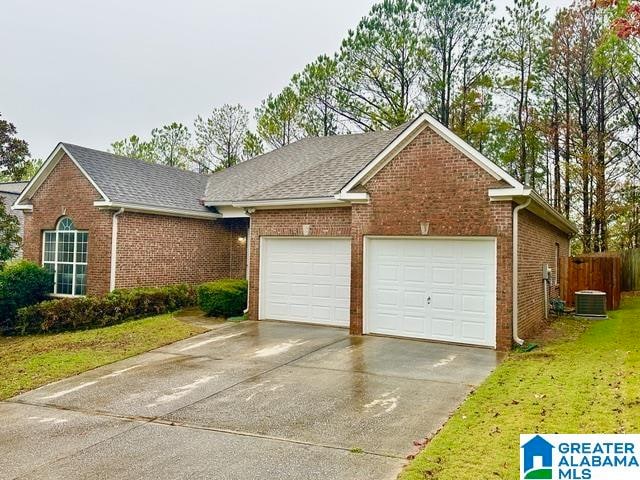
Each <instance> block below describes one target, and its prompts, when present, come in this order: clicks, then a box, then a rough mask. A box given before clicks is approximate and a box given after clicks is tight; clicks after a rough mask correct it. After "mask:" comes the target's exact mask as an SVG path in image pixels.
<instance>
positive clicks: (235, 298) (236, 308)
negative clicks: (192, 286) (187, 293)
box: [198, 279, 247, 317]
mask: <svg viewBox="0 0 640 480" xmlns="http://www.w3.org/2000/svg"><path fill="white" fill-rule="evenodd" d="M198 306H199V307H200V308H201V309H202V311H204V312H205V313H206V314H207V315H212V316H215V317H234V316H238V315H242V312H243V311H244V309H245V308H246V306H247V281H246V280H236V279H228V280H217V281H215V282H209V283H204V284H202V285H200V286H199V287H198Z"/></svg>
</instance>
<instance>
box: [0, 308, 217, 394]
mask: <svg viewBox="0 0 640 480" xmlns="http://www.w3.org/2000/svg"><path fill="white" fill-rule="evenodd" d="M203 331H205V330H204V329H203V328H200V327H197V326H193V325H189V324H187V323H183V322H181V321H179V320H176V319H175V318H174V317H173V315H171V314H167V315H159V316H156V317H149V318H145V319H142V320H135V321H131V322H126V323H122V324H120V325H114V326H112V327H106V328H97V329H93V330H84V331H79V332H70V333H60V334H55V335H30V336H25V337H0V400H3V399H6V398H9V397H12V396H14V395H17V394H19V393H21V392H24V391H26V390H31V389H33V388H36V387H39V386H41V385H44V384H46V383H49V382H52V381H55V380H59V379H61V378H65V377H68V376H70V375H75V374H78V373H80V372H84V371H86V370H90V369H92V368H96V367H99V366H101V365H105V364H107V363H112V362H115V361H117V360H122V359H123V358H127V357H130V356H132V355H137V354H139V353H142V352H146V351H148V350H152V349H154V348H157V347H160V346H162V345H166V344H168V343H171V342H175V341H177V340H180V339H182V338H186V337H189V336H191V335H195V334H197V333H201V332H203Z"/></svg>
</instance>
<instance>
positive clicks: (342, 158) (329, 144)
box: [204, 124, 408, 204]
mask: <svg viewBox="0 0 640 480" xmlns="http://www.w3.org/2000/svg"><path fill="white" fill-rule="evenodd" d="M407 126H408V124H405V125H402V126H400V127H397V128H394V129H393V130H387V131H380V132H369V133H361V134H353V135H335V136H330V137H312V138H305V139H303V140H299V141H297V142H295V143H292V144H290V145H287V146H285V147H282V148H279V149H277V150H273V151H271V152H268V153H266V154H264V155H260V156H258V157H255V158H253V159H251V160H248V161H246V162H242V163H239V164H237V165H234V166H233V167H230V168H227V169H226V170H222V171H220V172H216V173H214V174H212V175H211V176H210V177H209V182H208V184H207V189H206V192H205V197H204V199H205V201H206V202H210V203H212V204H216V203H220V204H222V203H230V202H234V201H246V200H278V199H293V198H321V197H332V196H333V195H334V194H336V193H337V192H338V191H339V190H340V188H342V187H343V186H344V185H345V184H347V183H348V182H349V180H351V179H352V178H353V177H354V176H355V175H356V174H357V173H358V172H360V170H362V169H363V168H364V167H365V166H366V165H367V164H368V163H369V162H371V160H373V159H374V158H375V157H376V156H377V155H378V154H379V153H380V152H381V151H382V150H384V149H385V147H386V146H387V145H389V144H390V143H391V142H392V141H393V140H394V139H395V138H396V137H397V136H398V135H400V133H402V131H403V130H404V129H405V128H406V127H407Z"/></svg>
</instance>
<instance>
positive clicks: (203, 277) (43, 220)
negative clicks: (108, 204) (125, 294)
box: [24, 156, 248, 295]
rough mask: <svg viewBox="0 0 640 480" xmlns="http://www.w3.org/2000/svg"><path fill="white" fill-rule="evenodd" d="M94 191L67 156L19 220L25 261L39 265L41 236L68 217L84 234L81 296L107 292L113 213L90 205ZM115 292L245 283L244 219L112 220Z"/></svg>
mask: <svg viewBox="0 0 640 480" xmlns="http://www.w3.org/2000/svg"><path fill="white" fill-rule="evenodd" d="M95 200H101V197H100V195H99V193H98V192H97V191H96V190H95V188H94V187H93V186H92V185H91V183H90V182H89V181H88V180H87V179H86V177H84V175H83V174H82V173H81V172H80V170H78V168H77V167H76V166H75V164H74V163H73V162H72V161H71V160H70V159H69V158H67V157H66V156H64V157H63V158H62V159H61V160H60V163H59V164H58V165H57V166H56V167H55V168H54V169H53V171H52V172H51V174H50V175H49V177H47V179H46V180H45V181H44V182H43V184H42V186H41V187H40V188H39V189H38V191H37V192H36V194H35V195H34V197H33V199H32V203H33V213H27V214H26V215H25V234H24V255H25V257H26V258H28V259H30V260H33V261H35V262H37V263H41V261H42V231H43V230H52V229H55V227H56V223H57V221H58V219H59V218H60V217H61V216H64V215H67V216H69V217H71V219H72V220H73V221H74V223H75V224H76V226H77V228H78V229H80V230H88V232H89V247H88V267H87V268H88V272H87V294H89V295H100V294H104V293H107V292H108V291H109V283H110V270H111V224H112V214H113V211H107V210H99V209H98V208H96V207H94V206H93V202H94V201H95ZM118 220H119V228H118V254H117V256H118V258H117V263H116V272H117V274H116V286H117V287H118V288H126V287H137V286H157V285H168V284H174V283H180V282H187V283H200V282H204V281H208V280H214V279H217V278H226V277H230V276H231V277H236V278H244V277H245V271H246V243H244V242H242V241H240V240H239V238H241V237H242V238H244V237H246V229H247V224H248V220H247V219H225V220H205V219H202V220H200V219H190V218H181V217H170V216H162V215H149V214H142V213H132V212H125V213H123V214H121V215H120V216H119V218H118Z"/></svg>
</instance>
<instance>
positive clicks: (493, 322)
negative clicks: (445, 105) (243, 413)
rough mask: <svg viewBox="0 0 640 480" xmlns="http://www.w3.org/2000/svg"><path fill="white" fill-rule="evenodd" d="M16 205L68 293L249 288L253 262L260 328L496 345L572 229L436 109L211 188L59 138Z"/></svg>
mask: <svg viewBox="0 0 640 480" xmlns="http://www.w3.org/2000/svg"><path fill="white" fill-rule="evenodd" d="M14 208H16V209H21V210H23V211H24V212H25V214H26V232H25V240H26V243H25V256H27V257H28V258H31V259H34V260H38V261H42V262H43V263H44V264H45V265H47V267H48V268H50V269H51V270H53V271H55V272H56V278H57V284H56V293H58V294H82V293H89V294H97V293H104V292H106V291H108V290H109V289H113V288H120V287H132V286H138V285H160V284H168V283H176V282H190V283H197V282H202V281H205V280H210V279H215V278H221V277H244V276H245V268H246V265H247V263H248V268H247V273H248V278H249V285H250V287H249V302H248V303H249V305H248V309H249V317H250V318H251V319H254V320H258V319H272V320H282V321H295V322H308V323H319V324H325V325H333V326H342V327H349V328H350V330H351V332H352V333H353V334H362V333H371V334H383V335H394V336H402V337H411V338H421V339H430V340H438V341H445V342H454V343H463V344H472V345H482V346H487V347H495V348H499V349H506V348H509V347H510V346H511V345H512V337H517V335H514V328H513V325H514V324H517V329H516V330H515V331H516V333H517V334H519V335H520V336H521V337H525V336H527V335H530V334H532V333H533V332H535V330H536V329H538V328H539V327H540V326H541V325H542V323H543V321H544V316H545V310H544V287H543V285H544V284H543V276H542V272H543V266H544V265H546V264H548V265H549V266H550V267H551V268H552V269H555V266H556V265H557V264H558V259H559V258H560V257H563V256H567V255H568V252H569V237H570V236H571V235H572V234H574V233H575V232H576V230H575V227H574V226H573V225H572V224H571V223H570V222H568V221H567V220H566V219H565V218H564V217H562V216H561V215H560V214H559V213H558V212H556V211H555V210H553V209H552V208H551V207H550V206H549V205H548V204H547V203H546V202H545V201H544V200H543V199H542V198H541V197H540V196H539V195H537V194H536V193H535V192H533V191H532V190H531V189H529V188H527V187H526V186H524V185H522V184H521V183H519V182H518V181H516V180H515V179H514V178H512V177H511V176H510V175H509V174H507V173H506V172H505V171H503V170H502V169H500V168H499V167H497V166H496V165H495V164H494V163H492V162H490V161H489V160H488V159H487V158H485V157H484V156H483V155H481V154H480V153H479V152H477V151H476V150H474V149H473V148H472V147H470V146H469V145H467V144H466V143H465V142H463V141H462V140H460V139H459V138H458V137H457V136H455V135H454V134H453V133H452V132H451V131H449V130H448V129H446V128H444V127H443V126H442V125H440V124H439V123H438V122H436V121H435V120H434V119H433V118H431V117H429V116H428V115H422V116H420V117H418V118H417V119H415V120H414V121H412V122H409V123H407V124H405V125H403V126H401V127H398V128H396V129H393V130H390V131H385V132H373V133H364V134H358V135H343V136H333V137H325V138H307V139H304V140H301V141H298V142H295V143H293V144H291V145H288V146H286V147H283V148H280V149H277V150H274V151H272V152H269V153H267V154H265V155H261V156H259V157H256V158H254V159H252V160H249V161H246V162H243V163H240V164H238V165H236V166H233V167H231V168H228V169H226V170H223V171H220V172H217V173H214V174H212V175H210V176H205V175H200V174H196V173H191V172H182V171H178V170H174V169H171V168H168V167H162V166H158V165H150V164H146V163H143V162H140V161H137V160H132V159H127V158H123V157H118V156H115V155H111V154H108V153H104V152H99V151H96V150H90V149H87V148H83V147H78V146H74V145H69V144H64V143H61V144H59V145H58V146H57V147H56V149H55V150H54V151H53V153H52V154H51V156H50V157H49V158H48V159H47V161H46V162H45V164H44V165H43V167H42V169H41V170H40V171H39V172H38V174H37V175H36V176H35V178H34V179H33V180H32V181H31V182H30V184H29V185H28V187H27V188H26V189H25V190H24V192H23V194H22V196H21V197H20V198H19V199H18V201H17V203H16V205H15V207H14ZM247 239H248V241H247ZM514 240H515V243H514ZM247 247H248V248H247ZM43 248H44V252H43ZM73 252H75V254H74V253H73ZM514 271H515V275H514ZM514 279H515V280H516V281H514ZM550 290H551V292H550V294H551V296H555V295H557V274H556V273H555V272H554V275H553V281H552V287H551V289H550ZM514 299H515V301H514Z"/></svg>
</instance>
